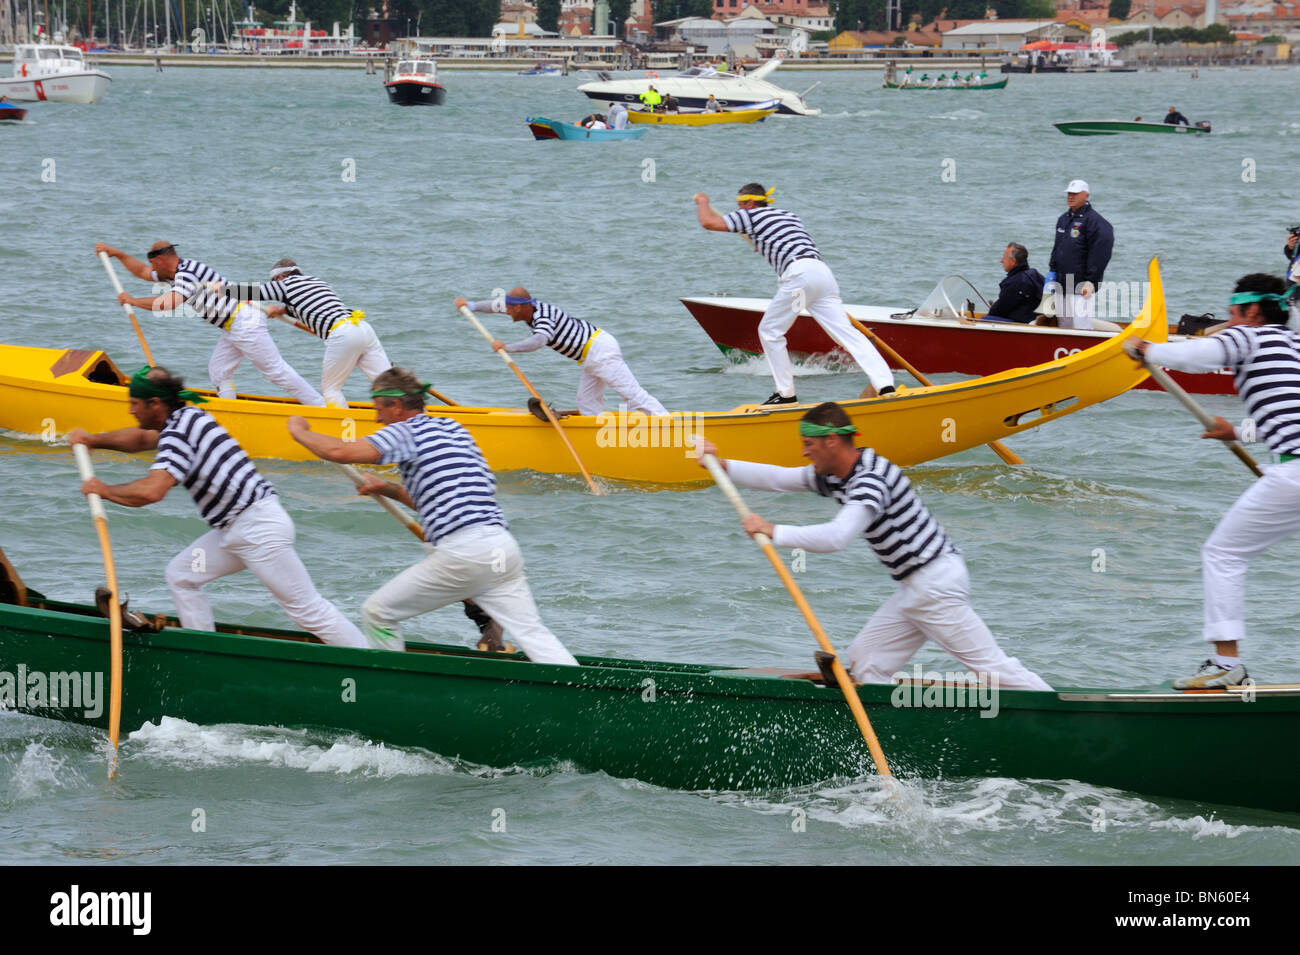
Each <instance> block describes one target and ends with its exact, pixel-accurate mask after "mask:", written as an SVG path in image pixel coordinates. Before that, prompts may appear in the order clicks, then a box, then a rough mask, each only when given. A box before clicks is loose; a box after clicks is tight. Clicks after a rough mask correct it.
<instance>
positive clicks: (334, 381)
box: [227, 259, 393, 408]
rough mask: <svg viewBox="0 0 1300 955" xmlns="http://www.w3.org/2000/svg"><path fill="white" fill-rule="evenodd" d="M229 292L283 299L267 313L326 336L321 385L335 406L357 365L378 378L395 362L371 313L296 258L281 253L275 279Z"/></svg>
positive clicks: (243, 296) (273, 272) (342, 402)
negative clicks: (348, 303)
mask: <svg viewBox="0 0 1300 955" xmlns="http://www.w3.org/2000/svg"><path fill="white" fill-rule="evenodd" d="M227 294H228V295H230V296H232V297H233V298H235V299H238V300H239V301H254V302H279V303H283V304H282V305H271V306H269V307H267V309H266V311H267V314H268V315H270V316H271V317H273V318H274V317H276V316H278V315H280V314H284V313H286V312H287V313H288V315H289V317H290V318H292V319H294V320H295V321H296V322H298V323H299V327H302V328H306V330H307V331H309V332H311V333H312V334H313V335H315V336H316V337H317V338H319V339H321V340H322V341H323V342H325V358H324V361H323V363H322V365H321V381H320V390H321V392H322V393H323V394H324V396H325V401H326V403H327V404H328V405H329V406H330V407H332V408H346V407H347V406H348V400H347V398H346V397H344V395H343V385H344V384H345V383H346V382H347V380H348V375H350V374H352V370H353V369H354V368H360V369H361V371H362V373H363V374H365V376H366V377H367V378H368V379H370V380H371V381H374V380H375V378H376V377H378V376H379V375H380V374H382V373H383V372H385V371H387V370H388V369H389V368H392V367H393V363H392V362H391V361H389V360H388V356H387V355H386V354H385V353H384V346H383V345H381V344H379V336H377V335H376V334H375V330H374V329H373V328H372V327H371V326H370V323H369V322H367V321H366V320H365V317H366V313H365V312H361V311H356V310H354V309H350V308H348V307H347V306H346V305H344V304H343V301H342V300H341V299H340V298H339V297H338V295H337V294H336V293H335V292H334V289H332V288H330V286H329V285H327V284H326V283H325V282H324V281H322V280H321V279H318V278H316V277H315V276H314V275H303V274H302V272H301V270H299V268H298V265H297V263H296V262H294V260H293V259H281V260H280V261H279V262H276V263H275V266H274V267H273V268H272V269H271V281H269V282H263V283H262V284H261V285H255V284H240V285H236V286H232V287H230V288H229V289H228V290H227Z"/></svg>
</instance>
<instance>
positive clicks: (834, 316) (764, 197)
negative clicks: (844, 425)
mask: <svg viewBox="0 0 1300 955" xmlns="http://www.w3.org/2000/svg"><path fill="white" fill-rule="evenodd" d="M774 191H775V190H772V189H767V190H765V189H764V188H763V187H762V186H761V185H759V184H758V183H756V182H749V183H746V184H745V185H743V186H741V187H740V194H739V195H737V196H736V205H737V206H739V208H738V209H737V210H736V211H735V212H731V213H728V214H727V215H726V216H721V215H719V214H718V213H717V212H716V211H715V210H714V209H713V207H712V206H711V205H709V197H708V196H706V195H705V194H704V193H702V192H699V193H696V194H695V213H696V217H697V219H698V220H699V223H700V225H701V226H702V227H704V228H705V229H708V230H710V231H711V232H739V233H741V234H742V235H744V236H746V237H747V238H748V239H749V240H750V243H751V244H752V245H753V246H754V248H755V249H756V250H758V251H759V252H762V253H763V256H764V257H765V258H766V259H767V261H768V263H769V264H770V265H771V266H772V268H774V269H776V274H777V275H779V276H780V277H781V284H780V287H778V288H777V291H776V295H774V296H773V297H772V300H771V301H770V302H769V303H768V305H767V310H766V311H764V312H763V318H762V320H761V321H760V322H759V323H758V340H759V341H760V342H761V343H762V345H763V354H764V356H766V358H767V364H768V367H769V368H771V370H772V378H773V380H774V382H775V383H776V391H775V392H774V393H773V394H772V395H771V396H770V397H769V398H768V399H767V400H766V401H764V402H763V404H765V405H788V404H794V403H796V402H797V401H798V400H799V399H798V397H797V396H796V395H795V391H794V368H793V366H792V365H791V364H790V353H789V350H788V349H787V348H786V344H785V333H786V332H788V331H789V330H790V326H791V325H793V324H794V323H795V319H797V318H798V317H799V313H800V311H802V310H803V309H807V310H808V311H809V312H810V313H811V314H812V317H813V320H814V321H816V322H817V324H818V325H820V326H821V327H822V329H823V330H824V331H825V332H826V334H827V335H829V336H830V337H831V340H832V341H834V342H835V344H837V345H839V346H840V347H841V348H842V349H844V350H845V351H846V352H848V353H849V354H850V355H851V356H853V360H854V361H855V362H857V364H858V367H859V368H860V369H862V372H863V374H865V375H866V376H867V380H868V382H869V384H870V387H869V388H868V389H867V390H866V391H864V392H863V397H873V398H874V397H875V396H876V395H884V394H888V393H890V392H892V391H893V390H894V374H893V372H891V371H890V370H889V366H888V365H887V364H885V359H883V358H881V357H880V352H878V351H876V347H875V346H874V345H872V344H871V342H870V341H869V340H868V339H867V337H866V336H865V335H863V334H861V333H860V332H859V331H858V330H857V329H855V328H854V327H853V326H852V325H851V324H850V323H849V317H848V313H847V312H845V311H844V302H843V300H842V299H841V298H840V287H839V285H838V284H837V283H836V281H835V276H834V275H832V274H831V270H830V268H829V267H828V266H827V265H826V263H825V262H823V261H822V257H821V253H819V252H818V251H817V246H816V245H814V244H813V240H812V236H810V235H809V234H808V230H807V229H805V228H804V224H803V220H802V219H800V218H799V217H798V216H797V215H795V214H794V213H793V212H787V211H786V210H785V209H776V208H772V206H771V203H772V193H773V192H774Z"/></svg>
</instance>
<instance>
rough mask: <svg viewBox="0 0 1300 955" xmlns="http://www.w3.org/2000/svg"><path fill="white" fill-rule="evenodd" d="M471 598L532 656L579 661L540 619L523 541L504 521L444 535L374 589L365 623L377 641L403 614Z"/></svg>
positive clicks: (541, 660) (365, 610)
mask: <svg viewBox="0 0 1300 955" xmlns="http://www.w3.org/2000/svg"><path fill="white" fill-rule="evenodd" d="M467 599H472V600H473V601H474V602H475V603H477V604H478V605H479V606H480V607H482V608H483V609H484V610H485V611H487V613H488V614H489V615H490V616H491V617H492V619H493V620H495V621H497V622H498V623H499V624H501V626H502V628H503V629H504V630H505V632H506V634H507V635H509V636H510V638H511V639H513V640H514V642H515V643H516V644H518V645H519V648H520V649H521V650H523V651H524V653H525V654H526V655H527V656H528V659H530V660H532V661H533V662H535V663H561V664H567V665H569V666H577V665H578V661H577V660H575V659H574V658H573V654H571V653H570V652H569V651H568V650H566V649H565V648H564V644H562V643H560V641H559V639H558V638H557V637H556V636H555V634H553V633H551V631H550V630H547V629H546V626H545V625H544V624H543V623H542V620H541V617H540V616H539V615H538V613H537V605H536V604H535V603H533V595H532V592H531V591H530V590H529V589H528V578H527V577H525V576H524V559H523V556H522V555H521V554H520V553H519V544H518V543H517V542H516V541H515V539H514V537H513V536H512V535H511V533H510V532H509V531H508V530H506V529H505V528H504V527H489V526H483V525H476V526H473V527H467V528H464V529H463V530H459V531H456V532H455V533H453V534H448V535H447V536H446V537H444V538H442V539H441V540H440V541H438V543H437V545H436V546H435V547H434V549H433V553H432V554H430V555H429V556H428V557H426V558H424V560H422V561H420V562H419V563H418V564H412V565H411V566H410V567H408V568H406V570H404V571H402V572H401V573H400V574H398V575H397V576H396V577H394V578H393V579H392V580H390V581H389V582H388V583H386V584H384V586H382V587H380V588H379V589H378V590H376V591H375V592H374V593H373V594H371V595H370V597H369V598H368V599H367V600H366V602H365V603H364V604H362V607H361V617H362V624H363V626H364V627H365V628H366V632H367V633H370V634H373V635H374V636H375V638H376V642H379V641H382V640H384V639H390V638H391V636H392V635H395V634H399V633H400V629H399V626H398V625H399V624H400V623H401V622H402V621H403V620H406V619H408V618H410V617H414V616H416V615H417V614H422V613H428V612H429V611H430V610H437V609H438V608H439V607H445V606H446V605H447V604H450V603H455V602H457V601H461V600H467Z"/></svg>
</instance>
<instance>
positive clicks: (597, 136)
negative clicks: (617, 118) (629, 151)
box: [524, 116, 645, 143]
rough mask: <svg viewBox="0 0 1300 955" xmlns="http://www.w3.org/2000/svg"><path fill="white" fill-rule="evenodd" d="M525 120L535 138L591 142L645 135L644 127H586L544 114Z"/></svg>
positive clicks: (638, 137)
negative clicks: (549, 117) (550, 117)
mask: <svg viewBox="0 0 1300 955" xmlns="http://www.w3.org/2000/svg"><path fill="white" fill-rule="evenodd" d="M524 122H526V123H527V124H528V128H529V130H530V131H531V132H532V134H533V138H534V139H572V140H577V141H579V142H589V143H590V142H605V141H608V140H622V139H640V138H641V137H642V136H644V135H645V130H644V129H586V128H584V127H582V126H579V125H578V124H576V123H566V122H563V121H561V120H558V119H547V118H546V117H544V116H537V117H529V118H528V119H526V120H524ZM548 131H549V132H548Z"/></svg>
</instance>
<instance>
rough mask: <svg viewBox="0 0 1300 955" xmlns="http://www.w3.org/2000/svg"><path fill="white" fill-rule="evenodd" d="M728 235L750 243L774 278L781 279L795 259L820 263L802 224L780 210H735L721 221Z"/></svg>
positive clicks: (789, 213)
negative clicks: (745, 238) (740, 236)
mask: <svg viewBox="0 0 1300 955" xmlns="http://www.w3.org/2000/svg"><path fill="white" fill-rule="evenodd" d="M722 221H723V222H725V223H726V224H727V230H728V231H730V232H742V233H744V234H745V235H747V236H749V237H750V238H751V239H753V240H754V245H755V246H757V248H758V251H760V252H762V253H763V255H764V257H765V258H766V259H767V261H768V262H769V263H771V265H772V268H774V269H776V274H777V275H782V274H784V273H785V270H786V269H788V268H789V267H790V265H791V264H792V263H794V262H796V261H798V260H799V259H820V258H821V255H820V254H819V253H818V252H817V246H815V245H813V240H812V236H810V235H809V234H808V230H807V229H805V228H804V227H803V221H802V220H801V219H800V218H799V217H798V216H797V215H795V214H794V213H793V212H786V211H785V210H784V209H773V208H765V209H737V210H736V211H735V212H729V213H727V214H726V215H725V216H723V217H722Z"/></svg>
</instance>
